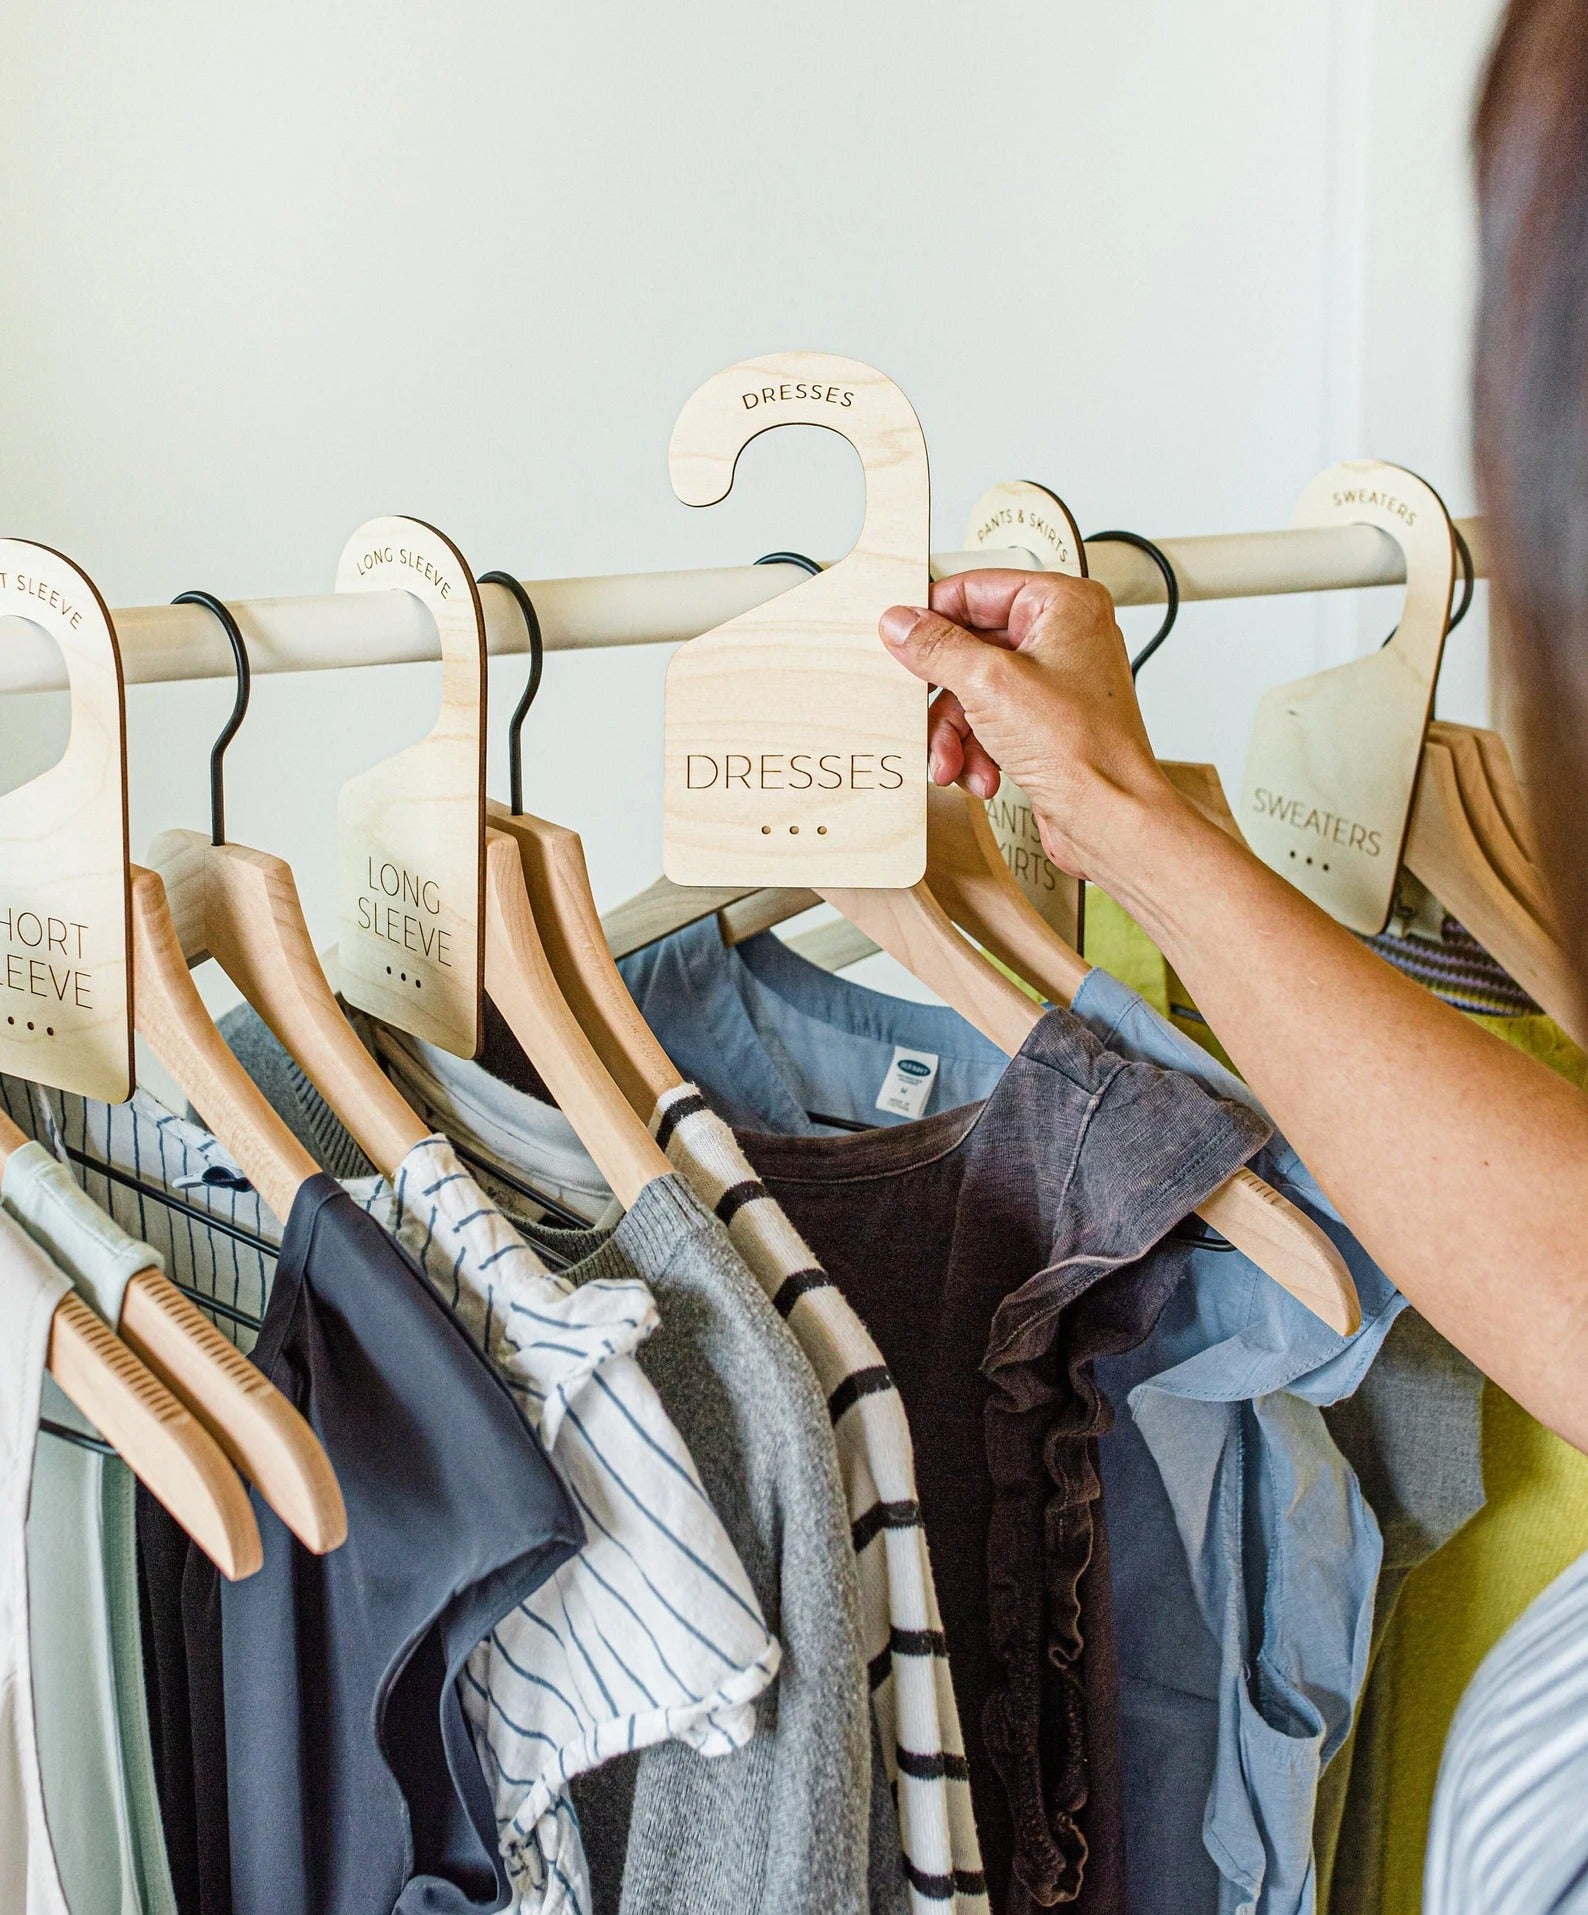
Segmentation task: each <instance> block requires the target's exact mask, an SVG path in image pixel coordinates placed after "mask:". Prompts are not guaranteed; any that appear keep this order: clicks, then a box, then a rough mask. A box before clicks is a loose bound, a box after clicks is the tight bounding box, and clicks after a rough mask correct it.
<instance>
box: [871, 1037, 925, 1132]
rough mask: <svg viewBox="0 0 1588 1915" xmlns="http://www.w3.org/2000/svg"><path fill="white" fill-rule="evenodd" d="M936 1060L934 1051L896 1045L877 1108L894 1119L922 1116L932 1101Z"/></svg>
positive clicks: (879, 1093)
mask: <svg viewBox="0 0 1588 1915" xmlns="http://www.w3.org/2000/svg"><path fill="white" fill-rule="evenodd" d="M937 1061H938V1060H937V1057H936V1055H935V1053H934V1052H932V1051H907V1050H906V1049H905V1048H904V1046H903V1045H902V1044H895V1045H894V1047H893V1062H892V1063H891V1064H890V1065H889V1066H888V1073H887V1075H886V1076H885V1077H884V1078H883V1080H882V1089H881V1090H880V1091H878V1092H877V1104H876V1108H877V1109H878V1110H883V1111H887V1112H888V1114H889V1115H890V1116H893V1117H910V1118H915V1117H919V1116H920V1115H921V1114H922V1113H923V1112H924V1111H925V1109H926V1107H927V1105H928V1104H929V1103H930V1102H931V1099H932V1086H933V1085H934V1084H935V1083H936V1082H937Z"/></svg>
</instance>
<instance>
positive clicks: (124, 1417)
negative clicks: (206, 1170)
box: [0, 1112, 265, 1582]
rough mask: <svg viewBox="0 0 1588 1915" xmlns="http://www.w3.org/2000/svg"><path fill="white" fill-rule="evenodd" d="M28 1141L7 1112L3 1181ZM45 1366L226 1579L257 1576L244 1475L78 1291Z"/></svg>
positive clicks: (56, 1325)
mask: <svg viewBox="0 0 1588 1915" xmlns="http://www.w3.org/2000/svg"><path fill="white" fill-rule="evenodd" d="M26 1142H27V1139H26V1138H25V1137H24V1136H23V1134H22V1132H21V1131H20V1130H18V1129H17V1127H16V1125H15V1124H13V1123H12V1122H11V1120H10V1118H8V1117H7V1116H6V1115H5V1114H4V1112H0V1179H3V1177H4V1174H5V1166H6V1163H7V1161H8V1159H9V1158H10V1156H11V1153H12V1152H13V1151H15V1150H20V1149H21V1148H22V1146H23V1145H24V1144H25V1143H26ZM20 1227H21V1226H20V1225H18V1228H20ZM153 1275H158V1272H155V1271H147V1272H140V1273H139V1275H138V1276H135V1277H134V1278H133V1280H132V1283H133V1284H134V1285H135V1284H139V1283H141V1282H142V1281H143V1279H144V1277H145V1276H153ZM131 1288H132V1285H129V1286H128V1290H129V1295H130V1292H131ZM233 1355H236V1352H235V1351H234V1352H233ZM238 1361H239V1362H241V1361H242V1359H241V1358H240V1357H239V1358H238ZM46 1363H47V1367H48V1369H49V1373H50V1375H51V1376H52V1377H54V1379H55V1381H56V1382H57V1383H58V1384H59V1385H60V1388H61V1390H62V1392H63V1394H64V1395H65V1396H67V1397H68V1398H69V1399H70V1400H71V1402H72V1403H73V1404H74V1405H75V1406H76V1407H77V1409H78V1410H80V1411H81V1412H82V1414H83V1415H84V1416H85V1417H86V1418H87V1419H88V1421H89V1422H90V1423H91V1424H92V1425H93V1427H94V1428H95V1429H96V1430H97V1431H98V1432H99V1434H100V1436H101V1437H102V1438H103V1439H104V1441H105V1442H107V1443H109V1444H110V1446H111V1448H112V1449H114V1450H115V1452H116V1454H117V1455H118V1456H120V1457H121V1459H122V1461H123V1462H124V1463H125V1464H126V1465H127V1467H128V1468H129V1469H130V1470H131V1471H132V1473H133V1474H134V1475H135V1476H136V1477H137V1478H138V1480H139V1482H141V1483H142V1484H143V1485H144V1487H145V1488H146V1489H147V1490H148V1491H149V1493H150V1495H151V1496H153V1497H154V1498H155V1499H156V1501H158V1502H159V1503H161V1504H162V1505H163V1506H164V1507H165V1508H166V1509H167V1510H169V1511H170V1513H171V1515H172V1516H174V1517H175V1518H176V1520H177V1522H179V1523H180V1524H181V1525H182V1527H183V1529H184V1530H186V1531H187V1533H188V1535H189V1536H191V1537H192V1538H193V1540H194V1542H196V1543H197V1544H198V1546H199V1548H200V1549H202V1550H203V1551H204V1553H205V1555H206V1556H208V1557H209V1559H210V1561H211V1562H212V1563H214V1565H215V1567H216V1568H217V1569H218V1570H219V1571H220V1572H221V1574H222V1575H223V1576H225V1577H226V1578H228V1580H229V1581H232V1582H236V1581H238V1580H239V1579H240V1578H242V1577H244V1576H251V1575H253V1573H254V1571H255V1570H256V1569H258V1568H259V1566H260V1565H261V1563H263V1561H264V1559H265V1558H264V1548H263V1545H262V1544H261V1542H260V1537H259V1525H258V1524H257V1523H256V1522H255V1520H254V1512H253V1509H252V1508H251V1506H250V1504H249V1501H248V1492H247V1490H246V1489H244V1487H243V1485H242V1483H241V1481H240V1480H239V1478H238V1476H237V1473H236V1471H235V1470H234V1469H233V1468H232V1466H231V1464H230V1463H228V1462H227V1460H226V1458H225V1457H224V1456H223V1455H222V1453H221V1451H220V1449H219V1448H218V1446H217V1445H216V1443H215V1441H214V1439H213V1438H212V1437H211V1436H210V1435H209V1434H208V1433H207V1432H206V1431H205V1430H204V1429H203V1428H202V1427H201V1426H200V1424H199V1423H198V1422H197V1421H196V1419H195V1418H194V1417H193V1416H191V1415H190V1414H189V1413H188V1411H187V1410H185V1409H184V1408H183V1407H182V1405H181V1404H180V1403H179V1402H178V1401H177V1400H176V1398H175V1397H174V1396H173V1395H172V1394H171V1392H170V1391H169V1390H168V1389H167V1388H166V1387H165V1385H164V1384H163V1383H162V1382H161V1381H160V1379H159V1377H158V1376H157V1375H155V1374H153V1373H152V1372H151V1370H150V1369H148V1368H146V1367H145V1365H144V1364H143V1363H142V1362H140V1361H139V1359H138V1357H137V1355H136V1354H135V1353H134V1352H133V1351H132V1350H131V1349H130V1348H129V1347H128V1346H127V1344H125V1343H124V1342H123V1341H122V1340H121V1339H120V1338H119V1337H117V1336H116V1335H115V1334H114V1332H113V1331H112V1330H111V1329H110V1328H109V1326H108V1325H107V1324H105V1323H104V1322H103V1321H102V1320H101V1319H100V1318H99V1317H98V1316H96V1315H95V1313H94V1311H93V1309H92V1308H91V1307H90V1306H89V1304H88V1303H87V1301H86V1300H85V1299H84V1298H83V1297H82V1296H80V1295H79V1294H78V1292H77V1291H75V1290H68V1291H67V1293H66V1294H65V1295H64V1296H63V1297H62V1298H61V1300H60V1302H59V1303H58V1304H57V1305H56V1306H55V1314H54V1316H53V1318H52V1319H51V1322H50V1340H49V1348H48V1352H47V1356H46Z"/></svg>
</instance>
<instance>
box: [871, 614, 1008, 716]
mask: <svg viewBox="0 0 1588 1915" xmlns="http://www.w3.org/2000/svg"><path fill="white" fill-rule="evenodd" d="M877 629H878V630H879V631H880V632H881V634H882V641H883V643H884V644H885V645H886V646H887V648H888V650H889V651H890V652H891V653H892V654H893V656H894V657H895V658H896V659H898V661H899V663H900V664H901V665H903V666H904V667H905V669H906V670H908V671H912V672H914V674H915V675H916V677H917V678H924V679H925V680H926V681H927V683H928V684H930V685H946V686H947V687H948V689H949V690H950V691H952V692H958V693H960V694H961V695H963V694H964V693H965V692H966V691H968V690H969V689H970V688H971V686H972V685H973V684H975V683H976V682H977V681H979V679H980V677H981V675H982V673H983V672H984V671H985V670H986V666H987V662H988V655H989V653H990V652H991V651H992V649H993V647H991V646H990V645H989V644H988V642H987V641H986V640H985V639H981V638H978V637H976V636H975V634H974V633H972V632H967V631H966V630H965V628H964V626H963V625H956V624H955V623H954V622H953V620H952V619H947V618H944V617H943V615H942V614H941V613H940V612H931V611H928V610H927V609H926V608H925V607H924V606H921V605H893V606H890V607H889V608H888V610H887V611H885V612H884V613H883V614H882V617H881V619H880V620H879V621H878V626H877Z"/></svg>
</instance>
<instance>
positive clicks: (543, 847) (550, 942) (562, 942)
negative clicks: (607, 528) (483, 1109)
mask: <svg viewBox="0 0 1588 1915" xmlns="http://www.w3.org/2000/svg"><path fill="white" fill-rule="evenodd" d="M479 582H480V584H481V585H482V586H484V585H487V584H489V585H497V586H500V587H501V588H502V589H503V590H504V591H506V592H507V593H508V594H509V596H510V597H511V598H512V600H513V602H514V604H515V605H516V606H517V607H518V610H519V614H520V616H521V617H522V618H523V620H524V625H525V629H526V630H527V632H528V634H529V648H530V660H531V663H530V671H529V677H528V680H527V682H526V684H525V687H524V692H523V695H522V697H521V698H520V699H519V702H518V705H517V707H516V708H515V710H514V712H513V716H512V718H511V719H510V720H509V721H508V727H507V766H508V796H509V803H508V804H506V805H502V804H498V803H496V802H495V801H494V800H488V801H487V803H486V807H485V811H486V818H487V820H488V821H489V824H490V826H491V827H492V828H493V829H494V830H496V831H498V832H500V833H501V835H502V836H503V837H504V838H510V839H511V840H512V841H513V843H514V844H515V845H517V847H518V856H519V863H520V865H521V867H522V870H523V877H524V886H525V890H526V893H527V895H528V896H529V898H530V900H531V903H532V909H533V915H534V920H535V925H536V929H537V931H538V932H539V936H540V944H541V949H542V951H543V953H544V955H545V958H546V962H547V963H548V964H549V965H550V966H551V971H552V975H553V977H554V978H555V980H556V983H557V988H558V990H559V991H560V993H561V995H562V997H563V999H564V1001H565V1002H566V1004H567V1005H568V1008H569V1009H570V1010H571V1011H572V1012H573V1014H574V1017H575V1019H576V1020H577V1022H578V1024H579V1027H580V1029H581V1030H583V1032H584V1034H585V1036H586V1037H587V1038H589V1040H590V1042H591V1044H592V1045H593V1046H594V1048H595V1051H596V1054H597V1056H598V1057H599V1058H600V1059H601V1063H602V1065H603V1066H604V1068H605V1070H606V1072H607V1074H608V1076H610V1077H611V1079H612V1081H613V1082H614V1083H615V1084H616V1085H617V1086H618V1088H619V1090H620V1091H622V1093H623V1095H624V1097H625V1098H626V1099H627V1101H628V1104H629V1107H630V1109H631V1110H633V1112H634V1113H635V1115H636V1116H637V1117H639V1118H640V1120H641V1121H642V1122H643V1123H645V1124H646V1125H649V1123H650V1121H651V1118H652V1117H653V1116H654V1115H655V1112H656V1107H657V1105H658V1104H659V1103H660V1101H661V1099H662V1098H663V1097H664V1096H665V1095H666V1094H667V1092H669V1091H673V1090H677V1089H678V1088H679V1087H680V1086H681V1085H682V1083H683V1081H684V1080H683V1079H682V1077H680V1075H679V1073H678V1069H677V1066H676V1065H675V1064H674V1063H673V1060H672V1059H671V1058H670V1057H669V1056H668V1055H667V1053H666V1051H664V1050H663V1049H662V1046H661V1044H660V1043H659V1042H658V1040H657V1037H656V1034H655V1032H654V1031H652V1029H651V1027H650V1025H649V1024H647V1023H646V1021H645V1019H644V1018H643V1017H642V1016H641V1015H640V1010H639V1006H638V1005H637V1004H636V1003H635V1002H634V999H633V998H632V997H631V996H630V995H629V989H628V986H627V985H626V984H625V983H624V982H623V975H622V973H621V972H620V971H619V970H618V967H617V965H616V963H615V962H614V960H613V957H612V953H611V951H610V950H609V949H608V947H607V941H606V933H605V931H604V930H603V928H602V924H601V914H600V912H599V910H598V909H597V908H596V901H595V895H594V893H593V892H592V890H591V888H590V872H589V868H588V867H587V865H586V864H585V857H584V846H583V844H582V843H581V842H580V840H579V834H578V833H577V832H576V831H570V830H568V829H567V828H566V827H565V826H563V825H557V824H552V823H550V822H549V821H548V820H546V819H544V818H535V817H531V816H530V815H529V813H527V812H526V811H525V810H524V774H523V751H522V741H521V735H522V732H523V726H524V720H525V718H526V716H527V715H528V712H529V709H530V706H531V705H532V704H533V703H534V700H535V695H536V693H537V692H538V691H539V689H540V678H541V670H542V666H543V662H544V647H543V645H542V642H541V633H540V619H539V617H538V615H537V613H536V611H535V606H534V602H533V600H532V599H531V598H530V596H529V594H528V592H526V591H525V589H524V587H523V585H522V583H521V582H520V581H519V580H518V579H516V578H515V577H514V576H513V575H512V573H510V572H486V573H483V574H482V575H481V578H480V581H479Z"/></svg>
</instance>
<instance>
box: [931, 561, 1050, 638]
mask: <svg viewBox="0 0 1588 1915" xmlns="http://www.w3.org/2000/svg"><path fill="white" fill-rule="evenodd" d="M1030 580H1031V574H1030V573H1029V572H1007V571H992V570H988V571H985V572H956V573H954V574H953V575H952V576H951V577H949V578H943V579H939V580H938V581H937V583H936V584H935V585H934V586H933V587H932V610H933V611H934V612H941V613H942V614H943V616H944V617H945V618H950V619H952V620H953V621H954V623H955V624H956V625H964V626H967V627H968V628H969V629H970V630H972V631H976V632H981V633H983V634H985V635H986V636H987V637H988V638H991V639H994V640H996V641H997V642H999V643H1003V644H1007V643H1008V642H1009V641H1008V639H1007V637H1006V636H1005V634H1006V633H1007V631H1008V629H1009V611H1010V607H1011V606H1012V605H1013V604H1014V602H1015V600H1016V599H1017V598H1018V597H1019V596H1020V593H1021V591H1022V590H1023V589H1024V587H1025V586H1026V585H1028V584H1029V583H1030Z"/></svg>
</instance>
